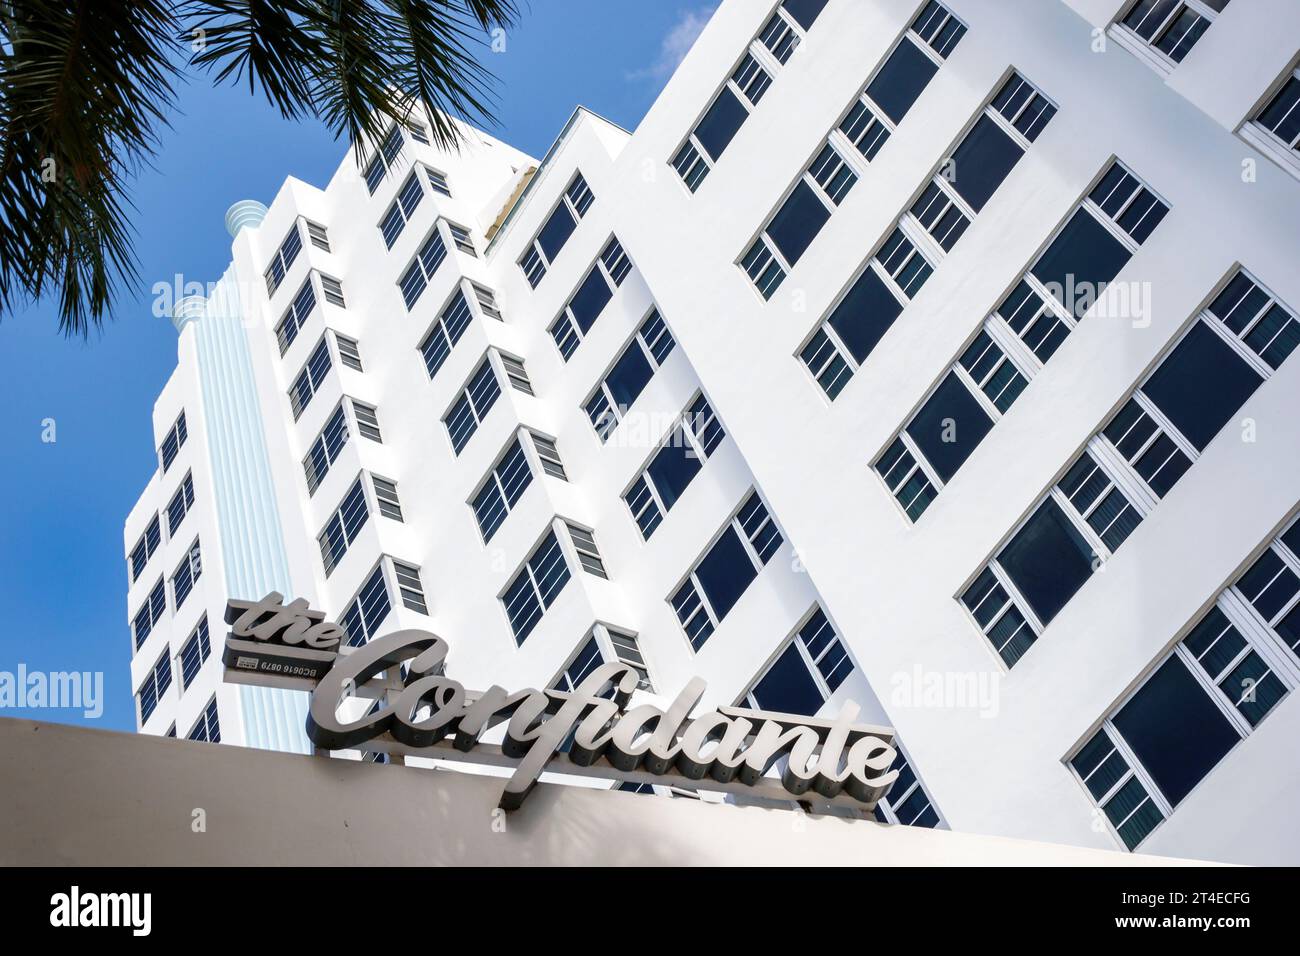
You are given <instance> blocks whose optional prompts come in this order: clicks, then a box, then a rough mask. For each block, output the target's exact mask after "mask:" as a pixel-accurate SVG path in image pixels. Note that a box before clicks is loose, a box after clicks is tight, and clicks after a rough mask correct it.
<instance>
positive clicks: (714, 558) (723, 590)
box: [695, 527, 758, 621]
mask: <svg viewBox="0 0 1300 956" xmlns="http://www.w3.org/2000/svg"><path fill="white" fill-rule="evenodd" d="M695 576H696V577H697V578H698V579H699V581H700V584H701V585H702V586H703V587H704V593H705V595H706V596H707V597H708V599H709V603H710V604H712V605H713V611H714V613H715V614H716V615H717V617H718V620H719V621H720V620H722V619H723V618H724V617H726V616H727V612H728V611H730V610H731V609H732V607H734V606H735V604H736V602H737V601H738V600H740V596H741V595H742V594H744V593H745V588H747V587H749V583H750V582H751V581H753V580H754V578H755V577H757V576H758V572H757V571H756V570H755V569H754V562H753V561H752V560H751V559H750V557H749V553H748V552H747V551H745V546H744V545H743V544H741V542H740V535H738V534H736V529H735V528H732V527H728V528H727V530H726V531H724V532H723V533H722V537H720V538H719V539H718V540H717V542H716V543H715V544H714V545H713V547H712V548H710V549H709V553H708V554H706V555H705V556H704V558H703V559H702V560H701V561H700V563H699V565H698V566H697V567H696V569H695Z"/></svg>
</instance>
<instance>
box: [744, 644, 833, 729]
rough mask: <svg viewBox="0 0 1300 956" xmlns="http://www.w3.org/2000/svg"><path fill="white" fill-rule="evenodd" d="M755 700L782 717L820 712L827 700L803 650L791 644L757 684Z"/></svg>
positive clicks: (763, 707) (764, 708) (761, 706)
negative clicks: (809, 668) (800, 651)
mask: <svg viewBox="0 0 1300 956" xmlns="http://www.w3.org/2000/svg"><path fill="white" fill-rule="evenodd" d="M753 694H754V699H755V700H756V701H757V702H758V706H759V708H760V709H761V710H770V711H775V712H776V713H779V714H807V715H808V716H812V715H813V714H815V713H817V711H818V710H819V709H821V706H822V704H823V703H825V701H824V700H823V699H822V692H821V690H820V689H818V687H817V682H816V681H814V680H813V676H812V674H810V673H808V667H807V665H805V664H804V661H803V656H802V655H801V654H800V653H799V648H797V647H795V646H794V644H791V645H790V646H789V647H787V648H786V649H785V651H784V652H782V654H781V656H780V657H778V658H777V659H776V661H775V662H774V663H773V664H772V667H771V668H770V669H769V670H768V672H767V673H766V674H764V675H763V678H762V680H760V681H759V682H758V683H757V684H755V685H754V690H753Z"/></svg>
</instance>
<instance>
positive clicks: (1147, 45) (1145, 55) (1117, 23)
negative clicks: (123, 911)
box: [1106, 0, 1221, 76]
mask: <svg viewBox="0 0 1300 956" xmlns="http://www.w3.org/2000/svg"><path fill="white" fill-rule="evenodd" d="M1140 2H1141V0H1129V2H1126V3H1125V4H1124V5H1123V6H1122V7H1120V9H1119V11H1118V12H1117V13H1116V14H1115V19H1114V20H1113V21H1111V24H1110V27H1109V28H1108V29H1107V30H1106V35H1107V36H1109V37H1110V38H1111V39H1112V40H1114V41H1115V42H1116V43H1118V44H1119V45H1120V46H1122V47H1123V48H1124V49H1126V50H1128V52H1129V53H1132V54H1133V55H1134V56H1135V57H1137V59H1139V60H1141V61H1142V62H1143V63H1145V64H1146V65H1147V66H1149V67H1151V68H1152V69H1153V70H1155V71H1156V72H1157V73H1159V74H1160V75H1161V76H1168V75H1169V74H1171V73H1173V71H1174V70H1176V69H1178V67H1179V65H1180V64H1179V61H1177V60H1175V59H1173V58H1172V57H1170V56H1169V55H1167V54H1166V53H1165V52H1164V51H1162V50H1158V49H1156V46H1155V44H1154V43H1152V42H1150V41H1148V40H1144V39H1142V37H1140V36H1139V35H1138V34H1137V32H1136V31H1134V30H1133V29H1132V28H1130V27H1129V26H1127V25H1126V24H1125V23H1124V20H1125V19H1126V18H1127V17H1128V15H1129V14H1130V13H1131V12H1132V11H1133V8H1134V7H1136V6H1137V5H1138V4H1139V3H1140ZM1183 10H1191V11H1192V12H1193V13H1195V14H1196V15H1197V16H1199V17H1201V18H1202V19H1204V20H1206V21H1208V23H1207V26H1206V28H1205V29H1206V32H1208V31H1209V28H1210V27H1212V26H1214V20H1215V18H1216V17H1218V16H1221V14H1219V13H1216V12H1215V10H1214V8H1213V7H1211V6H1209V5H1208V4H1206V3H1204V2H1202V0H1180V2H1179V4H1178V5H1177V6H1175V7H1171V8H1170V12H1169V13H1168V14H1167V15H1166V17H1165V19H1164V20H1162V21H1161V22H1160V25H1159V26H1157V27H1156V29H1155V32H1153V33H1152V34H1151V39H1152V40H1159V39H1160V38H1161V37H1163V36H1164V35H1165V32H1166V31H1167V30H1168V29H1169V28H1170V27H1172V26H1173V24H1174V21H1175V20H1177V18H1178V16H1179V15H1180V14H1181V13H1182V12H1183ZM1196 42H1197V43H1199V42H1200V39H1199V38H1198V39H1197V41H1196ZM1195 45H1196V44H1195V43H1194V44H1192V46H1191V47H1188V48H1187V50H1188V52H1189V53H1190V52H1191V50H1192V49H1193V47H1195ZM1186 55H1187V54H1186V53H1185V54H1183V56H1184V59H1185V58H1186Z"/></svg>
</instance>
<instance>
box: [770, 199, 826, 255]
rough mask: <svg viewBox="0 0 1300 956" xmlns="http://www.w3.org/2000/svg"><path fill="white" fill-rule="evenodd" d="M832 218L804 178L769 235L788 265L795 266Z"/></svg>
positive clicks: (772, 224)
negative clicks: (827, 221)
mask: <svg viewBox="0 0 1300 956" xmlns="http://www.w3.org/2000/svg"><path fill="white" fill-rule="evenodd" d="M830 217H831V213H830V210H829V209H827V208H826V204H825V203H824V202H822V201H821V200H820V199H818V198H817V194H816V193H814V192H813V190H812V187H811V186H809V185H808V183H807V182H806V181H805V180H803V179H802V178H801V179H800V180H799V184H798V185H797V186H795V187H794V192H792V193H790V195H789V197H788V198H787V199H786V201H785V202H784V203H783V204H782V205H781V208H780V209H779V210H778V211H777V213H776V215H775V216H773V217H772V222H771V223H770V224H769V225H768V227H767V234H768V236H769V237H770V238H771V239H772V241H773V242H774V243H775V244H776V247H777V248H778V249H780V250H781V255H783V256H785V261H786V262H788V263H790V264H791V265H794V264H795V263H796V262H798V261H799V257H800V256H802V255H803V253H804V250H805V249H807V248H808V244H809V243H810V242H812V241H813V238H814V237H815V236H816V235H817V233H818V232H819V231H821V228H822V226H824V225H825V224H826V220H827V219H829V218H830Z"/></svg>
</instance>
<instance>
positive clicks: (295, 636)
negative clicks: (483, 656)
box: [222, 592, 898, 810]
mask: <svg viewBox="0 0 1300 956" xmlns="http://www.w3.org/2000/svg"><path fill="white" fill-rule="evenodd" d="M226 622H227V623H228V624H230V625H231V632H230V635H229V636H228V637H227V639H226V648H225V653H224V655H223V658H222V659H223V661H224V663H225V665H226V679H227V680H230V681H234V682H240V683H257V684H263V685H267V684H280V685H282V686H292V687H305V688H308V689H312V690H313V693H312V700H311V707H310V711H309V713H308V717H307V736H308V737H310V738H311V740H312V742H313V743H314V744H316V746H318V747H320V748H323V749H325V750H346V749H350V748H355V747H360V746H361V745H363V744H367V743H369V744H370V748H369V749H378V750H392V751H395V752H399V753H411V752H417V753H418V754H419V755H421V756H428V757H435V758H438V759H466V757H465V755H468V754H469V753H470V752H471V751H473V752H474V753H475V754H476V755H478V756H479V757H480V758H481V759H486V762H495V763H497V764H500V765H503V766H507V767H513V768H514V773H513V776H511V777H510V779H509V781H508V783H507V784H506V788H505V792H504V793H503V794H502V797H501V806H502V807H503V808H505V809H507V810H513V809H515V808H517V807H518V806H519V805H520V804H521V803H522V802H523V800H524V798H525V797H526V796H527V795H528V792H529V791H530V790H531V789H532V787H533V785H534V784H535V783H536V782H537V779H538V776H539V775H540V774H541V773H542V772H543V771H544V770H554V771H559V772H563V773H581V772H584V768H590V769H588V770H586V772H587V773H588V774H591V773H593V772H594V773H596V774H597V775H599V776H603V777H606V778H608V777H617V778H620V779H628V780H634V781H640V782H646V781H647V780H648V779H649V777H648V775H650V776H651V777H653V778H655V779H658V778H665V777H668V778H671V777H678V778H685V779H684V780H682V781H680V782H682V783H689V782H694V785H695V786H701V785H702V786H704V787H706V788H708V789H719V790H732V791H747V792H750V793H753V794H755V795H760V796H776V795H778V794H780V793H781V790H780V789H779V788H776V786H775V781H773V780H770V779H767V778H765V774H766V773H767V771H768V770H769V769H770V768H771V767H772V766H773V765H774V764H775V763H777V761H778V760H780V759H781V758H782V757H785V758H787V760H786V766H785V769H784V772H783V773H782V775H781V782H780V786H781V787H782V788H784V791H786V792H787V793H786V794H785V795H786V796H787V798H788V796H789V795H795V796H803V795H808V796H811V794H809V791H812V792H813V793H815V794H817V795H818V796H819V797H820V798H821V801H823V802H834V803H843V802H852V803H855V804H857V805H858V806H860V807H862V808H863V809H871V808H872V807H874V806H875V803H876V801H877V800H878V799H879V798H880V797H881V796H883V795H884V793H885V791H886V790H888V788H889V785H890V784H891V783H893V781H894V778H895V777H897V775H898V774H897V771H892V770H890V769H889V767H890V765H891V764H892V763H893V762H894V758H895V756H896V752H895V750H894V748H893V747H892V746H891V743H892V740H893V732H892V731H890V730H888V729H886V728H880V727H868V726H862V725H855V724H854V723H853V720H854V718H855V717H856V716H857V708H856V707H855V706H853V705H852V704H850V705H848V706H847V707H846V708H845V710H844V711H843V712H842V713H841V714H840V716H839V717H838V718H837V719H835V720H832V721H821V720H815V719H812V718H807V717H796V716H791V715H785V714H771V713H764V712H760V711H755V710H746V709H742V708H735V707H727V708H722V709H720V710H717V711H713V712H711V713H707V714H703V715H701V716H697V717H691V711H692V710H693V709H694V707H695V705H696V704H697V703H698V702H699V700H700V698H701V697H702V696H703V694H704V688H705V683H704V681H703V680H701V679H699V678H698V677H697V678H692V679H691V680H690V681H689V682H688V683H687V685H686V687H685V688H684V689H683V690H682V692H681V693H680V694H678V695H677V698H676V700H674V701H673V703H672V704H671V705H670V706H669V707H668V708H667V709H666V710H662V709H660V708H658V707H656V706H653V705H651V704H644V705H641V706H638V707H633V708H631V709H630V710H629V709H626V708H627V704H628V701H629V699H630V698H631V696H632V692H633V691H634V690H635V689H636V686H637V680H638V675H637V672H636V671H635V670H634V669H633V668H632V667H630V666H628V665H627V664H623V663H620V662H616V663H610V664H602V665H600V666H599V667H597V668H596V669H595V670H593V671H592V672H591V674H590V675H588V676H587V677H586V679H584V680H583V682H582V684H581V685H580V686H579V687H578V688H577V689H576V690H575V691H574V692H573V693H567V692H562V691H542V690H535V689H533V688H528V689H525V690H520V691H515V692H513V693H511V692H508V691H506V690H505V689H504V688H502V687H499V686H496V685H494V686H492V687H489V688H488V689H487V690H486V691H482V692H475V691H467V690H466V689H465V688H464V687H463V686H461V684H460V683H458V682H457V681H455V680H452V679H451V678H449V677H447V676H446V675H445V674H444V673H443V671H444V662H445V661H446V657H447V651H448V645H447V642H446V641H444V640H443V639H442V638H440V637H437V636H435V635H433V634H430V633H429V632H427V631H420V630H403V631H397V632H395V633H393V634H389V635H386V636H385V637H381V638H377V639H376V640H373V641H371V642H370V643H368V644H365V645H363V646H362V647H358V648H355V649H352V648H345V647H344V646H343V639H344V638H345V637H346V633H345V632H344V630H343V629H342V628H341V627H340V626H339V625H337V624H331V623H328V622H326V621H325V619H324V615H323V614H321V613H320V612H319V611H313V610H311V609H309V608H308V606H307V602H306V601H304V600H302V599H301V598H299V599H298V600H295V601H293V602H291V603H290V604H288V605H285V604H284V603H283V598H282V597H281V595H280V594H278V593H276V592H271V593H270V594H268V595H267V596H266V597H264V598H262V600H260V601H230V602H229V605H228V607H227V610H226ZM408 662H409V664H408ZM403 664H407V665H408V666H407V667H406V668H405V674H404V675H403V676H400V677H399V676H398V675H399V674H402V665H403ZM252 675H257V676H256V677H254V676H252ZM381 675H383V677H382V679H381V680H376V679H377V678H380V676H381ZM372 681H375V683H373V684H372V683H371V682H372ZM354 696H379V697H381V698H383V700H384V703H383V706H381V707H379V708H377V709H376V710H374V711H373V712H372V713H368V714H366V715H365V716H363V717H360V718H358V719H356V720H351V721H344V720H340V719H339V714H338V711H339V707H340V706H341V705H342V704H343V702H344V701H345V700H347V699H349V698H351V697H354ZM502 723H505V724H506V727H505V733H504V737H503V739H502V741H501V744H500V746H499V747H496V746H489V745H487V744H483V743H481V742H480V739H481V738H482V736H483V735H484V734H485V733H486V732H487V731H488V730H490V729H492V728H493V727H495V726H497V725H499V724H502ZM570 735H572V740H571V742H570V745H569V749H568V754H567V756H566V755H565V754H562V753H560V748H561V746H562V745H563V744H564V742H565V741H566V739H568V738H569V737H570ZM661 782H664V783H668V782H671V781H670V780H662V781H661ZM845 798H848V800H846V799H845Z"/></svg>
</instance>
